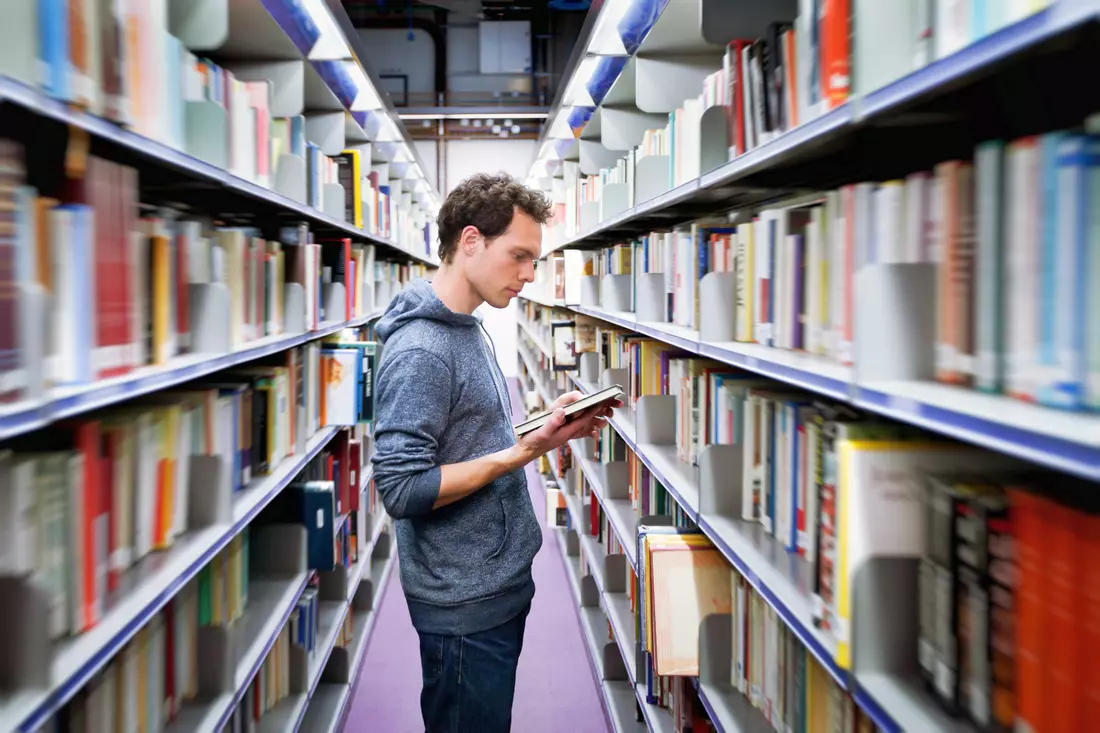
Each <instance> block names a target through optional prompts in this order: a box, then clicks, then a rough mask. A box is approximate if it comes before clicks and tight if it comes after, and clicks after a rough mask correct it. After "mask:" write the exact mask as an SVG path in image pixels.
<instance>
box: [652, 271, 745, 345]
mask: <svg viewBox="0 0 1100 733" xmlns="http://www.w3.org/2000/svg"><path fill="white" fill-rule="evenodd" d="M661 277H663V276H661ZM736 280H737V278H736V275H734V273H732V272H711V273H707V274H706V275H704V276H703V278H702V279H701V280H700V281H699V340H700V341H707V342H710V343H725V342H729V341H733V340H734V337H735V336H736V334H737V323H736V320H735V318H734V310H735V309H734V299H735V297H736V292H737V282H736Z"/></svg>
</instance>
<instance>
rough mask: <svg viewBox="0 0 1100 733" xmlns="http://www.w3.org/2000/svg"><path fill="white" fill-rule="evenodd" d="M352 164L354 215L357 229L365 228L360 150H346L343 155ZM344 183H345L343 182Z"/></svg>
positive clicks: (353, 222) (353, 221)
mask: <svg viewBox="0 0 1100 733" xmlns="http://www.w3.org/2000/svg"><path fill="white" fill-rule="evenodd" d="M343 154H344V155H345V156H346V157H347V158H348V160H349V161H350V162H351V199H352V202H353V205H352V215H353V217H354V218H353V220H352V224H354V225H355V226H356V227H357V228H359V229H362V228H363V167H362V163H361V158H360V153H359V151H358V150H345V151H344V153H343ZM341 183H343V181H341Z"/></svg>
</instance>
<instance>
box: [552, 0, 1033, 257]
mask: <svg viewBox="0 0 1100 733" xmlns="http://www.w3.org/2000/svg"><path fill="white" fill-rule="evenodd" d="M1050 2H1051V0H1004V2H1000V1H996V2H994V1H992V0H919V2H916V3H914V7H913V8H910V9H908V10H907V11H906V12H897V10H896V9H890V8H884V7H881V6H882V4H881V3H875V2H873V0H800V1H799V7H798V14H797V17H795V18H776V19H775V22H772V23H770V24H768V26H767V30H766V32H765V33H764V34H763V36H762V37H760V38H755V39H752V38H739V39H734V40H732V41H730V42H729V44H728V45H727V47H726V51H725V54H724V56H723V60H722V66H721V68H720V69H718V70H716V71H715V72H714V73H712V74H710V75H708V76H706V77H705V79H704V80H703V83H702V88H701V89H700V93H699V94H698V95H697V96H692V97H688V98H686V99H685V100H684V102H683V104H682V105H680V106H679V107H678V108H677V109H675V110H673V111H672V112H670V113H669V120H668V123H667V124H666V125H665V126H664V127H661V128H656V129H652V130H648V131H646V133H645V135H644V137H643V141H642V143H641V144H640V145H639V146H638V147H636V148H635V149H634V150H632V151H630V152H629V153H628V155H627V156H626V158H624V159H623V161H620V162H619V163H617V164H616V165H622V164H623V163H624V161H629V162H630V165H633V164H634V162H635V159H636V158H637V159H640V158H641V157H643V156H646V155H665V156H668V182H667V188H669V189H671V188H675V187H676V186H679V185H682V184H684V183H687V182H688V181H691V180H694V179H697V178H699V176H700V175H701V173H704V172H705V171H704V170H703V169H702V165H703V163H704V161H702V159H701V156H702V150H703V141H702V139H701V136H702V132H703V131H702V129H701V120H702V117H703V114H704V112H705V111H706V110H708V109H711V108H720V109H722V110H723V111H724V117H725V119H726V121H727V125H726V127H727V138H728V139H727V144H728V147H729V154H728V157H729V159H731V160H732V159H733V158H735V157H737V156H739V155H742V154H744V153H746V152H747V151H749V150H752V149H753V148H755V147H758V146H760V145H763V144H765V143H767V142H769V141H771V140H772V139H774V138H775V137H777V136H778V135H781V134H783V133H785V132H787V131H789V130H791V129H794V128H795V127H797V126H798V125H799V124H801V123H804V122H806V121H808V120H811V119H813V118H815V117H817V116H819V115H821V114H822V113H824V112H826V111H828V110H829V109H833V108H835V107H837V106H840V105H841V104H843V103H845V102H846V101H848V99H849V98H850V96H851V95H852V94H853V93H857V92H858V93H860V94H866V93H867V92H869V91H873V90H874V89H877V88H880V87H882V86H884V85H886V84H888V83H890V82H892V81H894V80H895V79H897V78H899V77H901V76H903V75H905V74H908V73H910V72H912V71H915V70H916V69H919V68H921V67H922V66H925V65H927V64H929V63H931V62H932V61H934V60H936V59H940V58H944V57H945V56H949V55H951V54H953V53H955V52H957V51H959V50H961V49H963V48H965V47H966V46H968V45H970V44H972V43H975V42H977V41H978V40H980V39H982V38H984V37H985V36H987V35H989V34H991V33H993V32H995V31H997V30H999V29H1001V28H1003V27H1005V26H1007V25H1010V24H1012V23H1015V22H1017V21H1019V20H1022V19H1024V18H1026V17H1028V16H1029V15H1032V14H1034V13H1036V12H1038V11H1040V10H1042V9H1043V8H1045V7H1047V6H1048V5H1050ZM610 170H612V169H605V171H603V172H601V174H600V175H605V174H607V173H608V172H609V171H610ZM578 177H579V169H578V168H577V166H576V165H570V164H569V163H568V162H567V163H566V164H565V165H564V168H563V179H564V180H563V182H562V184H561V185H560V186H559V185H557V184H556V180H555V186H554V190H553V192H552V194H553V196H554V200H555V201H562V200H564V201H565V204H566V215H565V220H564V238H566V239H569V238H572V237H575V236H577V235H578V234H579V233H580V222H579V218H578V217H579V214H578V212H579V207H580V204H581V203H583V202H585V201H588V200H596V199H592V198H591V196H590V195H589V196H587V197H586V196H585V195H582V194H581V192H582V191H584V190H585V189H586V187H587V188H588V189H589V190H590V189H591V184H590V183H588V184H586V181H589V182H590V181H592V180H593V179H596V180H598V179H599V176H588V177H587V179H586V178H585V177H580V180H579V182H578ZM559 188H560V190H559ZM632 203H633V202H632ZM603 218H605V217H603V216H601V220H602V219H603Z"/></svg>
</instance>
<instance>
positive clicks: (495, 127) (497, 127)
mask: <svg viewBox="0 0 1100 733" xmlns="http://www.w3.org/2000/svg"><path fill="white" fill-rule="evenodd" d="M493 134H494V135H499V134H500V125H493Z"/></svg>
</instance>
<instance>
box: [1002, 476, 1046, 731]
mask: <svg viewBox="0 0 1100 733" xmlns="http://www.w3.org/2000/svg"><path fill="white" fill-rule="evenodd" d="M1007 490H1008V495H1009V498H1010V499H1011V500H1012V509H1013V518H1014V520H1015V523H1016V546H1017V552H1018V558H1019V563H1018V572H1019V574H1018V577H1017V582H1018V585H1017V588H1016V599H1017V600H1016V690H1017V698H1016V719H1017V725H1019V724H1020V723H1021V722H1022V723H1026V724H1027V725H1030V726H1031V730H1033V731H1035V733H1043V731H1044V730H1046V727H1045V725H1044V723H1045V721H1046V714H1047V711H1048V710H1049V707H1048V706H1047V701H1046V700H1045V699H1044V697H1043V693H1044V683H1045V681H1046V680H1045V675H1044V672H1043V664H1044V662H1046V661H1047V659H1046V657H1047V655H1046V654H1045V650H1044V646H1043V645H1044V643H1045V642H1046V639H1045V638H1044V637H1045V633H1044V632H1045V626H1044V624H1045V620H1044V615H1045V611H1044V606H1045V605H1046V602H1047V598H1046V595H1045V593H1046V587H1045V586H1046V580H1045V577H1044V572H1045V570H1046V568H1045V564H1046V563H1045V561H1044V554H1045V552H1046V543H1045V541H1044V540H1045V532H1046V520H1045V518H1044V515H1045V513H1046V511H1047V508H1048V505H1049V504H1050V502H1049V501H1048V500H1046V499H1044V498H1042V497H1040V496H1038V495H1036V494H1033V493H1031V492H1030V491H1028V490H1027V489H1024V488H1017V487H1009V488H1008V489H1007Z"/></svg>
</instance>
